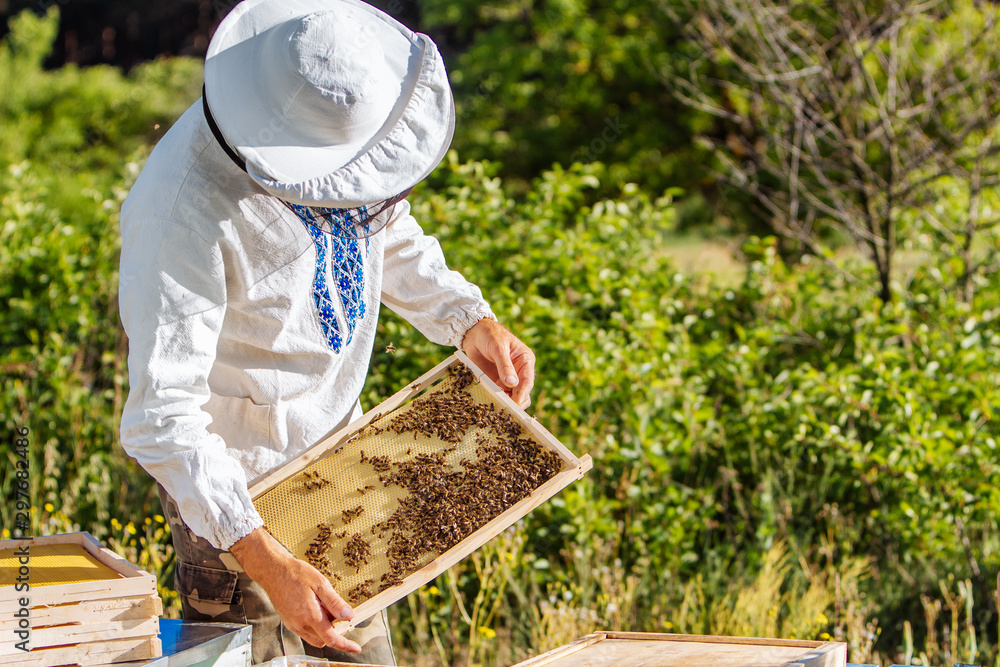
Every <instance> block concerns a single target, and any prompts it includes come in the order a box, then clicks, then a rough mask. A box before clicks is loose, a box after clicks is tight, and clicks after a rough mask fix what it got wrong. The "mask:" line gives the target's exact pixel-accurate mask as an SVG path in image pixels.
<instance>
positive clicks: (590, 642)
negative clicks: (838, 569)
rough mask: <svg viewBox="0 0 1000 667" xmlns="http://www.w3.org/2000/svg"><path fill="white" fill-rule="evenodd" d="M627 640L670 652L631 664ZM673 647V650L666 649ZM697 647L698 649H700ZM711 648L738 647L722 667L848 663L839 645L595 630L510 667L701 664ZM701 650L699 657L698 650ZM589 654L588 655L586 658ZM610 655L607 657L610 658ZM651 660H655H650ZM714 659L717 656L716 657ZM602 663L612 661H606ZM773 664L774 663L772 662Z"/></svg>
mask: <svg viewBox="0 0 1000 667" xmlns="http://www.w3.org/2000/svg"><path fill="white" fill-rule="evenodd" d="M609 641H611V642H616V641H617V642H619V643H620V646H619V647H618V650H617V651H614V652H613V653H612V652H611V651H610V650H609V651H602V648H604V646H607V648H608V649H611V647H610V645H608V644H605V643H606V642H609ZM629 642H636V643H639V642H643V643H647V644H648V643H650V642H663V644H664V648H665V649H666V648H668V647H669V648H670V649H671V652H672V653H673V655H669V656H668V655H666V652H664V655H663V656H662V657H663V658H664V660H669V663H667V662H662V663H661V662H658V661H657V662H653V661H652V660H651V659H650V656H649V655H643V656H642V658H641V659H640V658H639V656H637V655H633V656H632V658H633V661H630V660H629V656H628V655H624V654H625V653H627V652H628V643H629ZM671 644H673V646H671ZM698 645H701V647H699V646H698ZM712 646H717V647H722V646H724V647H726V648H727V649H740V648H742V649H743V651H742V655H740V656H739V658H738V659H739V660H740V662H721V661H719V662H717V663H713V664H718V665H719V666H720V667H722V666H723V665H725V664H729V665H740V666H741V667H745V666H747V665H757V666H760V667H764V666H767V667H845V665H846V664H847V644H844V643H843V642H817V641H806V640H798V639H766V638H757V637H720V636H703V635H681V634H676V635H675V634H664V633H646V632H596V633H594V634H590V635H587V636H586V637H581V638H580V639H578V640H576V641H575V642H572V643H570V644H566V645H565V646H560V647H559V648H556V649H553V650H551V651H549V652H548V653H544V654H542V655H539V656H536V657H534V658H531V659H529V660H526V661H524V662H519V663H518V664H516V665H514V667H550V666H551V667H560V666H562V665H566V666H568V665H577V666H579V667H591V666H595V665H602V666H603V665H607V664H648V665H650V666H651V667H653V666H655V665H660V664H670V665H671V666H672V667H682V666H684V665H704V664H707V663H706V662H705V660H706V657H705V652H706V651H707V650H710V648H711V647H712ZM679 647H684V648H690V649H691V650H690V651H686V652H687V653H689V655H688V656H684V655H680V654H681V653H685V651H680V650H677V649H678V648H679ZM699 650H701V651H702V652H701V653H700V654H699V653H698V651H699ZM588 653H591V654H592V655H590V656H588V655H587V654H588ZM609 654H610V655H609ZM654 659H655V658H654ZM716 659H717V660H719V658H716ZM607 660H612V662H608V661H607ZM776 661H777V662H776Z"/></svg>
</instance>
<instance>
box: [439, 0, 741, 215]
mask: <svg viewBox="0 0 1000 667" xmlns="http://www.w3.org/2000/svg"><path fill="white" fill-rule="evenodd" d="M420 8H421V23H422V27H424V28H427V29H430V30H433V31H435V32H436V33H444V34H445V35H447V40H448V41H449V42H451V43H453V44H454V45H456V46H457V47H458V48H459V52H458V53H456V54H454V55H453V56H452V57H449V58H448V64H449V74H450V76H451V80H452V84H453V86H454V88H455V93H456V102H457V105H458V116H459V122H458V127H457V130H456V135H455V143H454V147H455V148H456V150H458V153H459V155H460V156H461V157H462V159H463V160H469V159H473V160H481V159H489V160H492V161H496V162H498V163H500V165H501V169H502V173H503V175H504V176H505V178H506V179H507V180H508V181H510V182H511V183H512V185H513V184H517V182H518V179H524V180H530V178H532V177H534V176H537V175H539V174H541V173H542V172H543V171H544V170H547V169H549V168H551V166H552V165H553V164H554V163H559V164H562V165H564V166H568V165H571V164H573V163H574V162H584V163H589V162H594V161H600V162H603V163H605V164H608V165H610V169H611V172H612V174H613V175H614V177H615V178H614V179H612V182H615V181H619V180H623V181H629V182H635V183H637V184H639V185H641V186H642V187H644V188H645V189H648V190H650V191H651V192H662V191H663V190H665V189H667V188H670V187H681V188H684V189H685V190H686V191H688V192H689V193H690V194H689V198H688V200H686V201H685V204H684V207H683V208H682V210H681V213H682V217H683V220H682V222H685V223H688V222H704V221H706V220H707V216H708V212H707V211H706V210H705V203H704V201H703V193H708V194H709V196H712V197H713V198H714V197H715V188H714V180H715V179H714V177H713V175H712V173H711V171H710V166H711V164H712V160H711V153H710V152H709V151H708V150H706V149H705V148H703V147H701V146H700V145H699V144H696V143H695V142H694V141H693V140H692V138H693V136H694V135H696V134H699V133H710V134H717V133H719V132H721V126H720V124H718V123H716V122H715V121H714V120H713V119H712V118H711V117H710V116H709V115H708V114H703V113H701V112H698V111H694V110H692V109H691V108H690V107H688V106H685V105H683V104H681V103H680V102H679V101H678V100H677V99H676V98H675V97H674V95H673V94H672V92H671V84H670V83H669V80H670V77H672V76H674V75H675V74H676V73H677V70H678V68H681V67H684V66H685V64H686V62H687V61H688V60H689V59H690V58H691V57H692V56H693V52H692V51H691V50H690V48H689V47H688V45H687V42H686V40H685V39H684V38H683V37H682V30H681V26H680V24H679V23H677V22H675V21H673V20H668V19H667V14H666V11H667V10H668V9H669V10H671V11H676V12H681V13H684V14H686V15H690V14H691V12H689V11H688V10H687V9H686V7H685V5H684V3H682V2H678V1H675V0H518V1H517V2H485V3H484V2H478V1H473V0H459V1H455V0H424V1H423V2H421V3H420ZM522 187H523V184H522Z"/></svg>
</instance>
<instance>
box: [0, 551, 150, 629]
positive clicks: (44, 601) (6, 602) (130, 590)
mask: <svg viewBox="0 0 1000 667" xmlns="http://www.w3.org/2000/svg"><path fill="white" fill-rule="evenodd" d="M53 544H75V545H78V546H80V547H82V548H83V550H84V551H86V552H87V553H88V554H90V555H91V556H93V557H94V558H95V559H97V560H98V561H99V562H100V563H101V564H102V565H105V566H107V567H108V568H110V569H111V570H112V571H114V572H115V573H117V574H119V575H120V576H121V578H120V579H105V580H102V581H85V582H81V583H73V584H59V585H54V586H32V587H31V595H30V596H28V597H29V598H30V599H31V607H41V606H53V605H60V604H67V603H71V602H90V601H93V600H99V599H102V598H128V597H137V596H143V595H156V577H154V576H153V575H151V574H150V573H148V572H145V571H143V570H140V569H139V568H137V567H136V566H135V565H133V564H132V563H130V562H128V561H127V560H125V559H124V558H122V557H121V556H119V555H118V554H116V553H114V552H113V551H110V550H108V549H105V548H104V547H103V546H102V545H101V543H100V542H98V541H97V539H95V538H94V536H93V535H91V534H90V533H65V534H62V535H48V536H44V537H33V538H26V539H20V540H6V541H3V542H0V551H3V550H5V549H20V548H22V547H25V546H27V547H28V552H29V555H30V552H31V547H35V546H46V545H53ZM29 583H30V582H29ZM19 597H23V596H22V595H21V594H19V593H17V592H16V591H15V590H14V587H13V586H11V587H10V590H9V591H7V590H5V589H3V588H0V618H2V617H3V616H4V615H6V614H7V613H8V612H13V611H16V610H18V609H20V605H19V603H18V598H19Z"/></svg>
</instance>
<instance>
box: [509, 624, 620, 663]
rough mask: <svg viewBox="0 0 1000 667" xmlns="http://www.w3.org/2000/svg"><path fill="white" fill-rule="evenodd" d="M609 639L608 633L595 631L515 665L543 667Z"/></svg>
mask: <svg viewBox="0 0 1000 667" xmlns="http://www.w3.org/2000/svg"><path fill="white" fill-rule="evenodd" d="M605 639H607V635H606V633H604V632H595V633H593V634H589V635H585V636H583V637H580V638H579V639H576V640H574V641H572V642H570V643H569V644H563V645H562V646H559V647H557V648H554V649H552V650H551V651H547V652H545V653H543V654H541V655H536V656H535V657H533V658H528V659H527V660H525V661H524V662H519V663H517V664H516V665H513V667H541V666H542V665H548V664H550V663H552V662H553V661H554V660H562V659H563V658H565V657H568V656H571V655H573V654H574V653H577V652H578V651H582V650H583V649H585V648H587V647H588V646H593V645H594V644H596V643H598V642H602V641H604V640H605Z"/></svg>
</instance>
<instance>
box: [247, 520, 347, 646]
mask: <svg viewBox="0 0 1000 667" xmlns="http://www.w3.org/2000/svg"><path fill="white" fill-rule="evenodd" d="M229 551H230V553H232V554H233V556H235V557H236V560H237V561H239V563H240V565H241V566H242V567H243V570H244V571H245V572H246V573H247V576H249V577H250V578H251V579H253V580H254V581H256V582H257V583H258V584H260V585H261V587H262V588H263V589H264V591H265V592H266V593H267V597H268V598H270V600H271V604H272V605H273V606H274V609H275V611H277V612H278V616H280V617H281V621H282V622H283V623H284V624H285V625H286V626H287V627H288V629H289V630H291V631H292V632H294V633H295V634H297V635H298V636H299V637H302V639H304V640H305V641H307V642H309V643H310V644H312V645H313V646H330V647H333V648H336V649H340V650H341V651H347V652H348V653H360V652H361V647H360V646H358V645H357V644H356V643H354V642H352V641H351V640H349V639H345V638H344V637H343V636H342V635H340V634H339V633H337V632H336V631H335V630H334V629H333V622H334V621H349V620H351V619H352V618H353V617H354V610H352V609H351V607H350V605H348V604H347V603H346V602H344V600H343V598H341V597H340V596H339V595H338V594H337V591H335V590H333V586H331V585H330V582H329V581H328V580H327V578H326V577H324V576H323V575H322V573H320V571H319V570H317V569H316V568H314V567H313V566H312V565H310V564H309V563H307V562H305V561H303V560H299V559H298V558H296V557H295V556H293V555H292V554H291V553H289V552H288V551H287V550H286V549H285V548H284V547H283V546H281V544H279V543H278V541H277V540H276V539H274V538H273V537H271V535H270V534H269V533H268V532H267V531H266V530H264V529H263V528H258V529H256V530H254V531H253V532H251V533H250V534H249V535H247V536H245V537H243V538H242V539H240V540H239V541H238V542H236V544H234V545H233V546H232V547H231V548H230V550H229Z"/></svg>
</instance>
